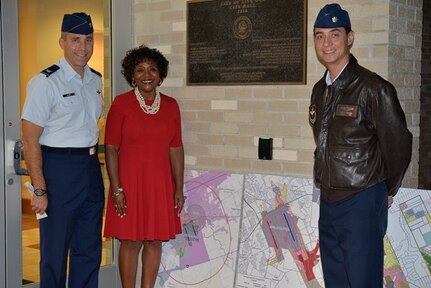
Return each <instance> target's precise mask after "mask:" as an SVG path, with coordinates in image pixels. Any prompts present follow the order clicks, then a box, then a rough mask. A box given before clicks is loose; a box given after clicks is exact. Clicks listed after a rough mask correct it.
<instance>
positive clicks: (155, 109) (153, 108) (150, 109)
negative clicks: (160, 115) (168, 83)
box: [135, 86, 160, 115]
mask: <svg viewBox="0 0 431 288" xmlns="http://www.w3.org/2000/svg"><path fill="white" fill-rule="evenodd" d="M135 95H136V99H138V102H139V106H141V108H142V110H143V111H144V112H145V113H147V114H152V115H154V114H156V113H157V112H159V109H160V93H159V91H156V98H155V99H154V102H153V105H151V106H149V105H147V104H145V99H144V97H142V95H141V92H140V91H139V88H138V86H136V87H135Z"/></svg>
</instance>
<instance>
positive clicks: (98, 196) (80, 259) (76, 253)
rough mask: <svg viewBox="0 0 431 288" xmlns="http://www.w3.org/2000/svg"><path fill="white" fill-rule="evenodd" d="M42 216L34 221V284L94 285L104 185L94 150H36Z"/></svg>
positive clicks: (74, 287)
mask: <svg viewBox="0 0 431 288" xmlns="http://www.w3.org/2000/svg"><path fill="white" fill-rule="evenodd" d="M42 157H43V165H44V166H43V167H44V168H43V169H44V175H45V180H46V185H47V190H48V208H47V211H46V212H47V214H48V217H47V218H44V219H42V220H40V254H41V260H40V275H41V279H40V287H41V288H62V287H65V286H66V270H67V259H68V255H69V281H68V282H69V283H68V287H69V288H84V287H88V288H90V287H93V288H97V287H98V276H99V275H98V274H99V267H100V261H101V253H102V235H101V232H102V231H101V230H102V213H103V207H104V187H103V179H102V175H101V171H100V165H99V161H98V158H97V154H95V155H63V154H53V153H48V152H43V153H42Z"/></svg>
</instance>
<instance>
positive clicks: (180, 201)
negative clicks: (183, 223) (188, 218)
mask: <svg viewBox="0 0 431 288" xmlns="http://www.w3.org/2000/svg"><path fill="white" fill-rule="evenodd" d="M174 201H175V208H178V215H180V213H181V211H182V210H183V207H184V194H183V191H178V190H177V191H175V199H174Z"/></svg>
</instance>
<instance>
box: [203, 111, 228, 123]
mask: <svg viewBox="0 0 431 288" xmlns="http://www.w3.org/2000/svg"><path fill="white" fill-rule="evenodd" d="M197 119H198V120H199V121H210V122H221V121H223V112H219V111H202V112H198V113H197Z"/></svg>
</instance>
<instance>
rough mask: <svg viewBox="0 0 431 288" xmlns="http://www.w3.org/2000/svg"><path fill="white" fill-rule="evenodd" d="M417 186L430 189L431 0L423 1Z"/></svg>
mask: <svg viewBox="0 0 431 288" xmlns="http://www.w3.org/2000/svg"><path fill="white" fill-rule="evenodd" d="M420 123H421V124H420V145H419V147H420V148H419V159H420V161H419V188H422V189H431V1H424V10H423V34H422V86H421V116H420Z"/></svg>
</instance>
